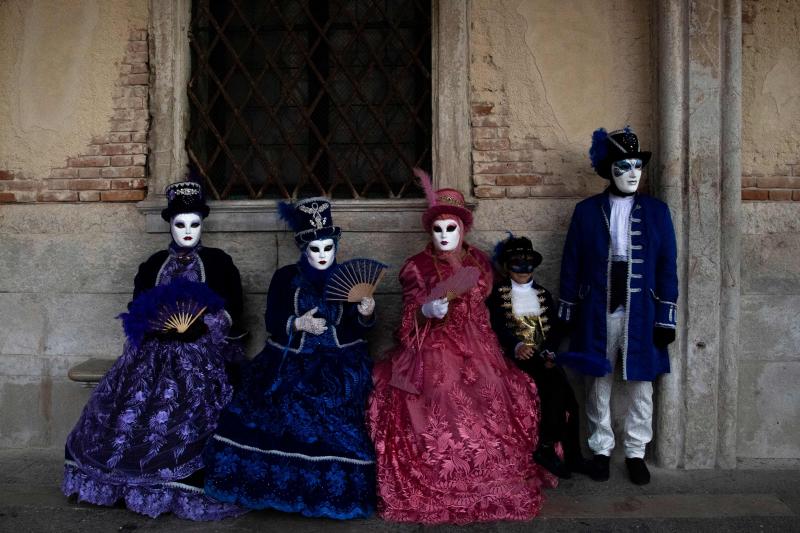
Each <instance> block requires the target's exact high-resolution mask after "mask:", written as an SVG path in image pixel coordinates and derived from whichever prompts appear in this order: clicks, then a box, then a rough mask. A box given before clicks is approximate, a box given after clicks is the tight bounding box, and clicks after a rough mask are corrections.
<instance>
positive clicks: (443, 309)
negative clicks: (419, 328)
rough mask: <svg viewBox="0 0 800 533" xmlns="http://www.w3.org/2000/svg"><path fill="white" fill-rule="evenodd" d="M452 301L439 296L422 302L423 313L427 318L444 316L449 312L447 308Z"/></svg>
mask: <svg viewBox="0 0 800 533" xmlns="http://www.w3.org/2000/svg"><path fill="white" fill-rule="evenodd" d="M449 306H450V303H449V302H448V301H447V298H439V299H438V300H431V301H430V302H427V303H424V304H422V314H423V315H424V316H425V318H438V319H440V320H441V319H442V318H444V315H446V314H447V309H448V307H449Z"/></svg>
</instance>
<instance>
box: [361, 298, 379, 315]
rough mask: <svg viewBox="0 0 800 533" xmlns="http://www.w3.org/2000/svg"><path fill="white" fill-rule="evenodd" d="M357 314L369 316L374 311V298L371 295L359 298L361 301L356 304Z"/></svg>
mask: <svg viewBox="0 0 800 533" xmlns="http://www.w3.org/2000/svg"><path fill="white" fill-rule="evenodd" d="M357 309H358V314H360V315H361V316H370V315H371V314H372V313H373V312H374V311H375V299H374V298H372V297H371V296H365V297H363V298H361V303H359V304H358V308H357Z"/></svg>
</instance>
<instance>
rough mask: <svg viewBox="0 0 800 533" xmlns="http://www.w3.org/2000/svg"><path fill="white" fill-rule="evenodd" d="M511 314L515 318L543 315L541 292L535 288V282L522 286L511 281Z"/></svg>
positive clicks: (531, 281)
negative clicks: (540, 300) (540, 302)
mask: <svg viewBox="0 0 800 533" xmlns="http://www.w3.org/2000/svg"><path fill="white" fill-rule="evenodd" d="M511 312H512V313H514V315H515V316H531V315H533V316H539V315H540V314H541V312H542V306H541V305H540V304H539V291H537V290H536V289H534V288H533V280H530V281H529V282H528V283H522V284H519V283H516V282H515V281H514V280H511Z"/></svg>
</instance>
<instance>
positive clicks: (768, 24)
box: [742, 0, 800, 176]
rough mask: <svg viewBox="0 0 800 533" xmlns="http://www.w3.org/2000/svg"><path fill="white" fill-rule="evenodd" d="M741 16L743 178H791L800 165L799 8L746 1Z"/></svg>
mask: <svg viewBox="0 0 800 533" xmlns="http://www.w3.org/2000/svg"><path fill="white" fill-rule="evenodd" d="M742 12H743V34H744V35H743V47H742V56H743V57H742V60H743V65H742V90H743V94H742V174H744V175H745V176H774V175H778V176H782V175H788V174H789V169H788V168H787V165H789V164H795V163H798V162H800V38H798V34H800V5H798V4H797V2H796V1H795V0H759V1H756V0H745V1H744V2H743V5H742ZM797 171H800V168H798V169H797Z"/></svg>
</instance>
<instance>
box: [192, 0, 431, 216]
mask: <svg viewBox="0 0 800 533" xmlns="http://www.w3.org/2000/svg"><path fill="white" fill-rule="evenodd" d="M190 42H191V50H192V75H191V78H190V81H189V86H188V95H189V103H190V107H191V127H190V131H189V135H188V136H187V140H186V148H187V152H188V154H189V159H190V162H191V163H192V164H193V165H194V166H195V167H196V169H197V170H198V172H199V173H200V174H201V175H202V177H203V179H204V180H205V186H206V188H207V190H208V194H209V196H210V197H212V198H215V199H218V200H224V199H235V198H251V199H257V198H290V197H294V198H296V197H305V196H311V195H319V194H323V195H327V196H330V197H334V198H403V197H410V196H419V188H417V187H415V186H414V181H413V177H412V173H411V169H412V168H413V167H414V166H421V167H423V168H430V167H431V68H430V65H431V1H430V0H224V1H223V0H195V2H193V6H192V24H191V35H190Z"/></svg>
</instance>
